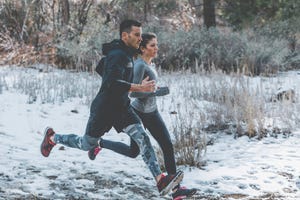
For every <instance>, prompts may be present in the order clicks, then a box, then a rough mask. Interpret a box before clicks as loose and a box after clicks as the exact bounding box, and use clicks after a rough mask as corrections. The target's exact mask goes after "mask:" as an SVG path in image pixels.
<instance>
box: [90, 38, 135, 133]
mask: <svg viewBox="0 0 300 200" xmlns="http://www.w3.org/2000/svg"><path fill="white" fill-rule="evenodd" d="M102 51H103V54H104V55H105V58H104V60H103V61H102V70H101V71H102V85H101V88H100V90H99V92H98V94H97V96H96V97H95V99H94V100H93V102H92V105H91V114H90V119H89V122H88V126H87V132H88V134H89V135H92V136H93V135H97V136H98V134H99V132H101V133H104V132H107V131H108V130H109V129H110V128H111V127H112V126H114V127H115V128H116V129H117V131H118V132H120V131H121V129H122V128H125V127H126V125H128V123H129V124H130V123H131V122H130V119H127V118H128V116H127V114H126V113H129V112H131V111H129V110H130V109H131V108H130V99H129V97H128V93H129V89H130V86H131V82H132V78H133V74H132V73H133V55H134V53H135V51H136V50H135V49H132V48H130V47H128V46H126V45H125V43H124V42H123V41H122V40H113V41H112V42H110V43H106V44H103V49H102ZM100 63H101V62H100Z"/></svg>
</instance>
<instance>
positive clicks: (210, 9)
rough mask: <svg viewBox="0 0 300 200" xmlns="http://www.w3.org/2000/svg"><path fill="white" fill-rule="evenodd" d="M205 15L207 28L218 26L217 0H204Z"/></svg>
mask: <svg viewBox="0 0 300 200" xmlns="http://www.w3.org/2000/svg"><path fill="white" fill-rule="evenodd" d="M203 16H204V24H205V26H206V28H210V27H215V26H216V13H215V0H204V2H203Z"/></svg>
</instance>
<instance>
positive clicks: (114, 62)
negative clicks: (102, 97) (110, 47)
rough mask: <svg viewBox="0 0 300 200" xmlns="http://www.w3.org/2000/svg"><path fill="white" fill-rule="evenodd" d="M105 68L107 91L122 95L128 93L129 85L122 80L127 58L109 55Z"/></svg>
mask: <svg viewBox="0 0 300 200" xmlns="http://www.w3.org/2000/svg"><path fill="white" fill-rule="evenodd" d="M106 59H107V61H106V62H107V63H106V66H105V70H106V75H107V80H106V84H107V89H109V90H111V91H112V92H113V93H115V94H123V93H126V92H128V91H129V89H130V87H131V83H129V82H127V81H126V80H124V78H125V68H126V66H124V65H125V64H127V63H128V58H127V57H126V55H123V54H114V55H110V56H108V57H107V58H106Z"/></svg>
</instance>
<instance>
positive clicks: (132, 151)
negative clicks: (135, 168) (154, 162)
mask: <svg viewBox="0 0 300 200" xmlns="http://www.w3.org/2000/svg"><path fill="white" fill-rule="evenodd" d="M100 147H102V148H105V149H110V150H112V151H114V152H116V153H119V154H122V155H124V156H128V157H130V158H136V157H137V156H138V155H139V154H140V149H139V146H138V145H137V143H136V142H135V141H134V140H133V139H131V138H130V146H129V145H127V144H124V143H122V142H114V141H110V140H106V139H102V138H101V140H100Z"/></svg>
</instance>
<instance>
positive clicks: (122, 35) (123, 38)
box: [121, 32, 128, 41]
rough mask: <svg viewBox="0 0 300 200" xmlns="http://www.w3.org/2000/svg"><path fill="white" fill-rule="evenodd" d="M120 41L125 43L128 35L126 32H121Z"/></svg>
mask: <svg viewBox="0 0 300 200" xmlns="http://www.w3.org/2000/svg"><path fill="white" fill-rule="evenodd" d="M121 39H122V40H125V41H127V39H128V33H127V32H122V34H121Z"/></svg>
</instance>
